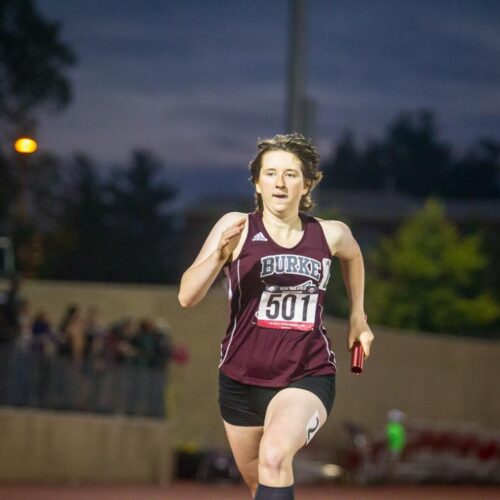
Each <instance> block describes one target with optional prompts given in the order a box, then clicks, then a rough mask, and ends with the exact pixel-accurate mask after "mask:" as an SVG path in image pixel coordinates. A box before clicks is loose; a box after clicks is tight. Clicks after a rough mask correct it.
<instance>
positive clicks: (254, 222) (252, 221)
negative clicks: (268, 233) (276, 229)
mask: <svg viewBox="0 0 500 500" xmlns="http://www.w3.org/2000/svg"><path fill="white" fill-rule="evenodd" d="M264 229H265V228H264V224H263V222H262V215H261V214H260V213H259V212H251V213H249V214H248V234H250V233H252V234H254V233H258V232H262V230H264Z"/></svg>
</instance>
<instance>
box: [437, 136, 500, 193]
mask: <svg viewBox="0 0 500 500" xmlns="http://www.w3.org/2000/svg"><path fill="white" fill-rule="evenodd" d="M499 180H500V142H495V141H492V140H489V139H483V140H480V141H479V142H478V143H476V144H474V145H473V146H472V148H470V150H469V151H468V152H467V153H466V154H465V155H464V157H463V158H461V159H460V160H458V161H457V163H456V165H455V167H454V171H453V172H452V174H451V175H450V176H449V183H448V185H447V186H446V189H445V194H446V195H447V196H449V197H458V198H495V197H497V196H498V194H499V189H498V183H499Z"/></svg>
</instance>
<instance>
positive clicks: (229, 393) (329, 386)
mask: <svg viewBox="0 0 500 500" xmlns="http://www.w3.org/2000/svg"><path fill="white" fill-rule="evenodd" d="M287 387H296V388H299V389H306V390H308V391H311V392H312V393H313V394H315V395H316V396H318V398H319V399H320V400H321V402H322V403H323V405H324V406H325V409H326V413H327V415H328V414H329V413H330V411H331V410H332V407H333V402H334V400H335V375H321V376H310V377H304V378H301V379H300V380H296V381H295V382H291V383H290V384H289V385H288V386H287ZM287 387H259V386H256V385H248V384H242V383H240V382H236V380H233V379H231V378H229V377H227V376H226V375H224V374H223V373H222V372H221V371H219V407H220V412H221V415H222V418H223V419H224V420H225V421H226V422H227V423H229V424H232V425H242V426H248V427H253V426H262V425H264V418H265V416H266V411H267V407H268V405H269V403H270V401H271V399H272V398H273V397H274V396H275V395H276V394H277V393H278V392H279V391H281V390H283V389H286V388H287Z"/></svg>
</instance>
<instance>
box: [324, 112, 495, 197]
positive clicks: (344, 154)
mask: <svg viewBox="0 0 500 500" xmlns="http://www.w3.org/2000/svg"><path fill="white" fill-rule="evenodd" d="M322 167H323V170H324V171H325V174H326V175H325V180H324V183H323V186H326V187H334V188H340V189H342V188H344V189H346V188H347V189H396V190H399V191H401V192H403V193H407V194H409V195H412V196H415V197H419V198H424V197H427V196H442V197H445V198H446V197H467V198H493V197H496V196H498V195H499V194H500V187H499V181H500V179H499V177H500V143H498V142H496V141H494V140H491V139H483V140H481V141H479V142H478V143H476V144H475V145H474V146H473V147H472V148H471V149H470V150H469V151H468V152H467V153H466V154H465V155H464V156H462V157H457V156H456V155H454V154H453V152H452V149H451V147H450V146H449V145H448V144H446V143H445V142H443V141H441V140H440V139H439V138H438V134H437V131H436V126H435V120H434V115H433V113H432V112H430V111H425V110H423V111H418V112H414V113H409V112H405V113H401V114H400V115H399V116H398V117H397V118H396V119H395V120H394V121H393V122H392V123H391V124H390V125H389V126H388V128H387V131H386V134H385V136H384V137H383V138H382V139H381V140H373V141H371V142H369V143H368V144H367V145H366V146H365V147H364V148H362V147H358V146H357V145H356V142H355V139H354V134H353V133H351V132H346V133H344V135H343V136H342V137H341V139H340V141H339V142H338V143H337V145H336V147H335V148H334V151H333V154H332V156H331V157H330V158H327V159H326V160H325V161H324V162H323V164H322Z"/></svg>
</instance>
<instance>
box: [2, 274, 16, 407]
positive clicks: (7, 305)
mask: <svg viewBox="0 0 500 500" xmlns="http://www.w3.org/2000/svg"><path fill="white" fill-rule="evenodd" d="M20 289H21V276H20V275H19V274H14V275H12V276H11V278H10V280H9V284H8V287H7V289H6V290H5V291H4V292H3V293H2V294H1V295H0V404H5V403H7V392H8V383H7V381H8V379H9V369H10V368H9V367H10V366H11V363H10V357H11V353H12V351H13V343H14V340H15V338H16V337H17V335H18V333H19V307H20V301H21V297H20Z"/></svg>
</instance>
